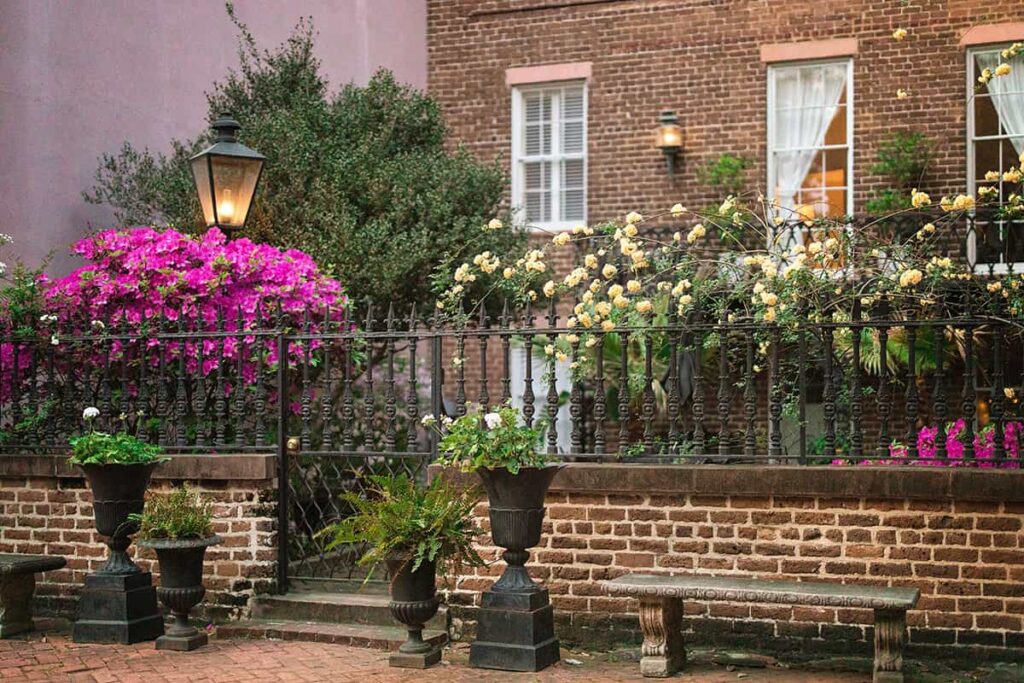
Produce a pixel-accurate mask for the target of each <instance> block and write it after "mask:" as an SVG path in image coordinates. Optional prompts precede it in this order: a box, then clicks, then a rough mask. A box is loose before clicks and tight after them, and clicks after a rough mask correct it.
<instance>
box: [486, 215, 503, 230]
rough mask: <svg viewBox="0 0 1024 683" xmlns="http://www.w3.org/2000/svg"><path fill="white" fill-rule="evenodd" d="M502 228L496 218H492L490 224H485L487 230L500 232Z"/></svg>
mask: <svg viewBox="0 0 1024 683" xmlns="http://www.w3.org/2000/svg"><path fill="white" fill-rule="evenodd" d="M502 227H504V226H503V225H502V223H501V221H499V220H498V219H497V218H492V219H491V222H490V223H488V224H487V229H488V230H501V229H502Z"/></svg>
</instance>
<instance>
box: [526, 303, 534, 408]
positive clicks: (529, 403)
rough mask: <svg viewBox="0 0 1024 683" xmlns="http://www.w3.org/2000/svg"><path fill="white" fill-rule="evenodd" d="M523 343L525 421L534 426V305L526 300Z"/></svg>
mask: <svg viewBox="0 0 1024 683" xmlns="http://www.w3.org/2000/svg"><path fill="white" fill-rule="evenodd" d="M523 323H524V324H525V327H524V328H523V345H524V347H525V351H526V352H525V353H524V354H523V356H524V358H523V362H524V363H525V365H524V367H523V422H524V423H526V426H527V427H532V426H533V416H534V414H535V411H536V408H535V407H534V405H533V404H534V402H535V401H536V396H535V395H534V392H533V336H534V335H533V323H534V316H533V307H532V306H531V304H530V302H529V301H527V302H526V311H525V313H524V314H523Z"/></svg>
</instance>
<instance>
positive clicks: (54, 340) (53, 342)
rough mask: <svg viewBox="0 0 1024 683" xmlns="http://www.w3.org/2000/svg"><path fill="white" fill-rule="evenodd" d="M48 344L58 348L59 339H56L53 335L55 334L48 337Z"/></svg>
mask: <svg viewBox="0 0 1024 683" xmlns="http://www.w3.org/2000/svg"><path fill="white" fill-rule="evenodd" d="M50 343H51V344H52V345H54V346H60V339H58V338H57V335H55V334H54V335H51V336H50Z"/></svg>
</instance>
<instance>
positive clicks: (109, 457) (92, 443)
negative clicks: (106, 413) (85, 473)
mask: <svg viewBox="0 0 1024 683" xmlns="http://www.w3.org/2000/svg"><path fill="white" fill-rule="evenodd" d="M70 443H71V457H70V458H68V462H69V463H71V464H72V465H144V464H147V463H151V462H161V461H163V460H167V458H164V457H161V453H162V451H161V450H160V447H159V446H156V445H154V444H151V443H146V442H145V441H141V440H140V439H137V438H136V437H134V436H132V435H131V434H125V433H123V432H122V433H119V434H106V433H104V432H88V433H86V434H82V435H81V436H75V437H72V438H71V439H70Z"/></svg>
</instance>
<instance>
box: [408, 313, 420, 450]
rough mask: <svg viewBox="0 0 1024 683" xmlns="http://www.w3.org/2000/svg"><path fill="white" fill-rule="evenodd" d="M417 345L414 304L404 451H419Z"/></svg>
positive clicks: (410, 330) (410, 318)
mask: <svg viewBox="0 0 1024 683" xmlns="http://www.w3.org/2000/svg"><path fill="white" fill-rule="evenodd" d="M418 344H419V337H418V336H417V334H416V304H415V303H414V304H413V305H412V309H411V310H410V312H409V386H408V389H407V393H406V396H405V416H406V418H407V419H408V420H409V430H408V436H407V437H406V439H407V440H406V445H405V450H407V451H414V450H419V447H418V445H417V444H418V439H417V438H416V433H417V432H416V430H417V429H418V428H419V416H420V404H419V391H418V386H417V385H418V381H417V375H416V346H417V345H418Z"/></svg>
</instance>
